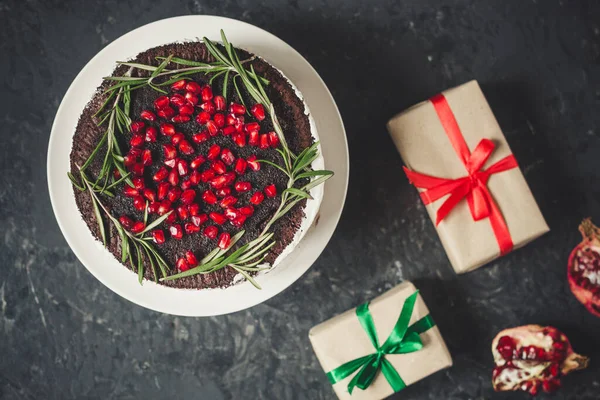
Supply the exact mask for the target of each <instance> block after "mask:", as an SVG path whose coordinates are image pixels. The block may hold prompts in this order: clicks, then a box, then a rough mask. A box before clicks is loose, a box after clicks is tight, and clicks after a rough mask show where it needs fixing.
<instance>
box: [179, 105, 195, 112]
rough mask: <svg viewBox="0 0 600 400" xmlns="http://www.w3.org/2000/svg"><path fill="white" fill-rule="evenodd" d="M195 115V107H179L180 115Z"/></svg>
mask: <svg viewBox="0 0 600 400" xmlns="http://www.w3.org/2000/svg"><path fill="white" fill-rule="evenodd" d="M193 113H194V107H193V106H191V105H189V104H186V105H183V106H181V107H179V114H185V115H192V114H193Z"/></svg>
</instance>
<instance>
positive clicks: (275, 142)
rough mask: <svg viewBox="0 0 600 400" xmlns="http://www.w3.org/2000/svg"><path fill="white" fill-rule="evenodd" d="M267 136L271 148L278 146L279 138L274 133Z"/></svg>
mask: <svg viewBox="0 0 600 400" xmlns="http://www.w3.org/2000/svg"><path fill="white" fill-rule="evenodd" d="M267 135H268V136H269V144H270V145H271V147H272V148H276V147H277V146H279V136H278V135H277V134H276V133H275V132H269V133H267Z"/></svg>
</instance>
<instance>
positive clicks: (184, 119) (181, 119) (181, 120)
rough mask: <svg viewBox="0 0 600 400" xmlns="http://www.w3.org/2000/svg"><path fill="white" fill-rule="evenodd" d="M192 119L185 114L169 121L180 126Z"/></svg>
mask: <svg viewBox="0 0 600 400" xmlns="http://www.w3.org/2000/svg"><path fill="white" fill-rule="evenodd" d="M191 119H192V118H191V117H190V116H189V115H186V114H179V115H176V116H174V117H173V118H171V121H173V122H175V123H178V124H182V123H184V122H189V121H190V120H191Z"/></svg>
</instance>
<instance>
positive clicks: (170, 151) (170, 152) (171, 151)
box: [162, 144, 177, 160]
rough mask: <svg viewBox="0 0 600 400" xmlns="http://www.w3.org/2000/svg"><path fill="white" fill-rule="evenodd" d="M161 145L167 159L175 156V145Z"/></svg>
mask: <svg viewBox="0 0 600 400" xmlns="http://www.w3.org/2000/svg"><path fill="white" fill-rule="evenodd" d="M162 147H163V152H164V153H165V158H166V159H167V160H171V159H174V158H175V157H177V149H176V148H175V146H172V145H170V144H163V146H162Z"/></svg>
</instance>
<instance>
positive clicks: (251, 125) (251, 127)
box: [244, 122, 260, 133]
mask: <svg viewBox="0 0 600 400" xmlns="http://www.w3.org/2000/svg"><path fill="white" fill-rule="evenodd" d="M244 130H245V131H246V132H248V133H250V132H253V131H257V132H258V131H259V130H260V125H259V124H258V122H248V123H247V124H246V125H244Z"/></svg>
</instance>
